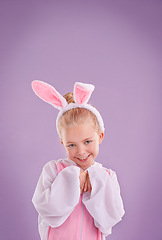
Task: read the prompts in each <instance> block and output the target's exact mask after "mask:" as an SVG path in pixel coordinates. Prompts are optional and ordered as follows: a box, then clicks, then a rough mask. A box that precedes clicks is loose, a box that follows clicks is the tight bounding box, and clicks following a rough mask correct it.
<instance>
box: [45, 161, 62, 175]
mask: <svg viewBox="0 0 162 240" xmlns="http://www.w3.org/2000/svg"><path fill="white" fill-rule="evenodd" d="M65 161H66V159H58V160H51V161H49V162H47V163H46V164H45V165H44V167H43V169H42V173H46V174H48V175H51V174H52V175H53V174H54V173H56V171H57V164H58V163H59V162H61V163H64V162H65Z"/></svg>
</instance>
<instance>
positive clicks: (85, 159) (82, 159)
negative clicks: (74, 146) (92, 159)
mask: <svg viewBox="0 0 162 240" xmlns="http://www.w3.org/2000/svg"><path fill="white" fill-rule="evenodd" d="M90 155H91V154H89V155H88V156H87V157H85V158H77V159H78V160H79V161H81V162H85V161H87V160H88V158H89V156H90Z"/></svg>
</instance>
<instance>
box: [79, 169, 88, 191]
mask: <svg viewBox="0 0 162 240" xmlns="http://www.w3.org/2000/svg"><path fill="white" fill-rule="evenodd" d="M79 179H80V193H81V194H82V193H83V190H84V186H85V182H86V179H87V173H86V172H84V171H82V170H80V176H79Z"/></svg>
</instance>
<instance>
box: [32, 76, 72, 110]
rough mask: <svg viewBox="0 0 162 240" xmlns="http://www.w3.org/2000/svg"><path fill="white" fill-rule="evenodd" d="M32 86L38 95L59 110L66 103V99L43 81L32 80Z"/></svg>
mask: <svg viewBox="0 0 162 240" xmlns="http://www.w3.org/2000/svg"><path fill="white" fill-rule="evenodd" d="M32 88H33V91H34V92H35V94H36V95H37V96H38V97H40V98H41V99H42V100H43V101H45V102H47V103H49V104H51V105H52V106H53V107H55V108H57V109H59V110H61V109H63V108H65V107H66V106H67V105H68V103H67V101H66V99H65V98H64V97H63V96H62V95H61V94H60V93H59V92H57V91H56V89H55V88H54V87H52V86H51V85H49V84H47V83H45V82H42V81H39V80H34V81H33V82H32Z"/></svg>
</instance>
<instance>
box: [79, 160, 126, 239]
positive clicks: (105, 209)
mask: <svg viewBox="0 0 162 240" xmlns="http://www.w3.org/2000/svg"><path fill="white" fill-rule="evenodd" d="M88 173H89V177H90V181H91V185H92V191H91V193H89V192H86V193H84V194H83V203H84V205H85V206H86V208H87V210H88V211H89V213H90V214H91V215H92V217H93V218H94V223H95V225H96V227H97V228H99V230H100V231H101V232H102V233H103V234H104V235H108V234H109V233H111V228H112V227H113V226H114V225H115V224H116V223H118V222H119V221H120V220H121V218H122V216H123V215H124V209H123V202H122V199H121V196H120V188H119V184H118V181H117V177H116V174H115V172H113V171H112V170H110V171H109V173H108V172H107V171H106V169H104V168H103V167H98V166H93V165H92V166H91V167H90V168H89V170H88Z"/></svg>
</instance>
